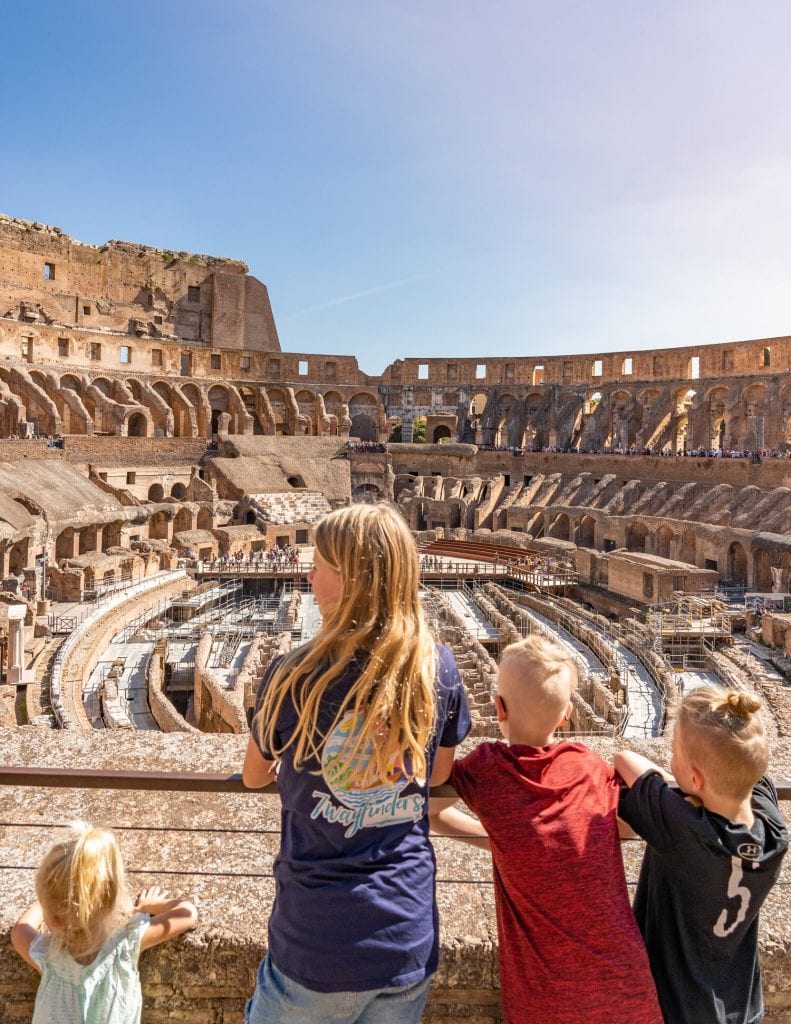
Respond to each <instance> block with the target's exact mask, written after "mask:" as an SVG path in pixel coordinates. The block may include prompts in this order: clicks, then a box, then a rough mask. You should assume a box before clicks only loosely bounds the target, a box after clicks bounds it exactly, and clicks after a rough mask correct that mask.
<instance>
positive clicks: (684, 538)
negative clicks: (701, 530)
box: [678, 530, 697, 565]
mask: <svg viewBox="0 0 791 1024" xmlns="http://www.w3.org/2000/svg"><path fill="white" fill-rule="evenodd" d="M696 548H697V538H696V537H695V531H694V530H685V531H684V533H683V534H682V535H681V546H680V548H679V552H678V557H679V559H680V560H681V561H682V562H688V563H689V564H690V565H695V557H696Z"/></svg>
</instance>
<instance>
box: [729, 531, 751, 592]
mask: <svg viewBox="0 0 791 1024" xmlns="http://www.w3.org/2000/svg"><path fill="white" fill-rule="evenodd" d="M728 579H729V580H730V581H731V582H732V583H741V584H744V585H745V586H746V585H747V552H746V551H745V550H744V548H743V547H742V545H741V544H740V543H739V542H738V541H736V540H735V541H734V542H733V543H732V544H731V546H730V547H729V548H728Z"/></svg>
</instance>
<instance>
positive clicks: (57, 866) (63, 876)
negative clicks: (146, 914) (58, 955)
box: [36, 822, 131, 958]
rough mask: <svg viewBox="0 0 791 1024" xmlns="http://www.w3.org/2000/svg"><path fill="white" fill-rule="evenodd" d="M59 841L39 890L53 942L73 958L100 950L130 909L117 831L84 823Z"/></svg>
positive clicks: (49, 856) (40, 871)
mask: <svg viewBox="0 0 791 1024" xmlns="http://www.w3.org/2000/svg"><path fill="white" fill-rule="evenodd" d="M70 828H71V830H72V832H73V834H74V836H73V838H72V839H70V840H68V841H66V842H63V843H57V844H56V845H55V846H53V847H52V849H51V850H50V851H49V853H48V854H47V855H46V857H45V858H44V860H43V861H42V862H41V866H40V867H39V869H38V871H37V873H36V895H37V896H38V900H39V902H40V903H41V907H42V910H43V911H44V920H45V921H46V922H47V925H48V927H49V929H50V931H51V932H52V938H53V942H54V943H55V944H56V945H57V946H59V947H60V948H62V949H66V950H67V951H68V952H69V953H70V954H71V955H72V956H73V957H75V958H80V957H82V958H85V957H90V956H92V955H94V954H96V953H97V952H98V951H99V950H100V949H101V947H102V946H103V944H104V942H105V939H106V938H107V936H108V935H109V934H110V933H111V932H112V931H113V929H114V927H116V926H117V925H118V924H119V923H120V921H121V920H123V918H124V917H126V916H127V915H128V914H129V912H130V910H131V901H130V899H129V895H128V893H127V890H126V883H125V879H124V865H123V861H122V860H121V851H120V850H119V849H118V843H117V841H116V838H115V836H114V835H113V833H112V832H110V831H109V830H108V829H104V828H94V827H93V826H92V825H87V824H85V823H84V822H75V823H74V824H72V825H71V826H70Z"/></svg>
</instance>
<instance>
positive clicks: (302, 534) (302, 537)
mask: <svg viewBox="0 0 791 1024" xmlns="http://www.w3.org/2000/svg"><path fill="white" fill-rule="evenodd" d="M307 542H308V531H307V530H297V531H296V536H295V538H294V543H295V544H307Z"/></svg>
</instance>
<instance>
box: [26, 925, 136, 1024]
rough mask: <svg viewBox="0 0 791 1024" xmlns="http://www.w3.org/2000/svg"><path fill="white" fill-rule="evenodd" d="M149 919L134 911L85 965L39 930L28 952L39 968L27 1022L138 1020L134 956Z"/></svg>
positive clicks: (122, 1023)
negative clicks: (33, 1001)
mask: <svg viewBox="0 0 791 1024" xmlns="http://www.w3.org/2000/svg"><path fill="white" fill-rule="evenodd" d="M150 920H151V917H150V915H149V914H135V916H134V917H133V918H131V920H130V921H128V922H127V923H126V924H125V925H124V926H123V928H119V929H118V931H115V932H113V933H112V935H110V936H108V938H107V941H106V942H105V943H104V945H103V946H102V948H101V949H100V950H99V952H98V953H97V954H96V958H95V959H94V960H93V961H92V962H91V963H89V964H80V963H77V961H76V960H75V959H74V958H73V957H72V956H70V955H69V954H68V953H67V952H65V950H60V951H56V950H53V949H52V936H50V935H39V936H38V938H36V939H34V940H33V942H32V943H31V945H30V956H31V958H32V959H33V960H34V961H35V962H36V963H37V964H38V965H39V966H40V968H41V975H42V977H41V983H40V985H39V987H38V992H37V993H36V1006H35V1009H34V1011H33V1020H32V1022H31V1024H139V1021H140V1013H141V1010H142V1007H143V995H142V992H141V989H140V975H139V974H138V973H137V961H138V958H139V956H140V941H141V939H142V937H143V933H144V932H145V930H146V928H147V927H148V923H149V921H150Z"/></svg>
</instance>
